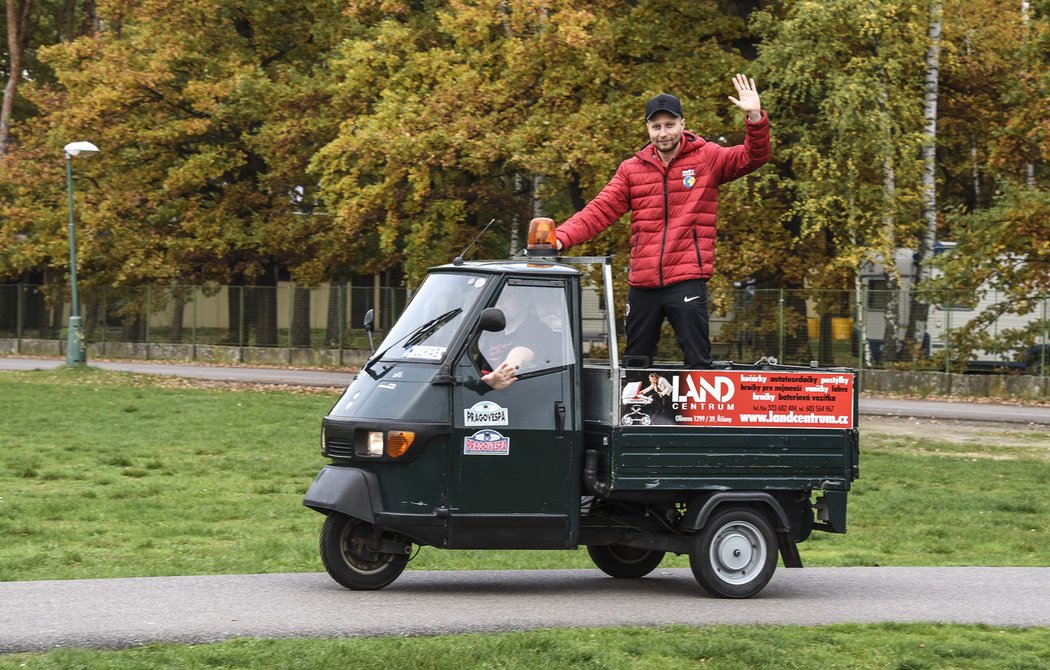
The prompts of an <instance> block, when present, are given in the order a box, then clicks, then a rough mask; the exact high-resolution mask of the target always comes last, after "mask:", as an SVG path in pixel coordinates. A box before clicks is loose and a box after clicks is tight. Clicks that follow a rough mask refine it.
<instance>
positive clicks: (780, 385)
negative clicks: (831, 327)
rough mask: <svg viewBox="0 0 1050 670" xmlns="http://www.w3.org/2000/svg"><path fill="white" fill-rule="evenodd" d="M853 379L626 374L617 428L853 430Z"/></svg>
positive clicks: (802, 374)
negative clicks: (721, 427) (719, 427)
mask: <svg viewBox="0 0 1050 670" xmlns="http://www.w3.org/2000/svg"><path fill="white" fill-rule="evenodd" d="M854 381H855V377H854V375H853V374H851V373H845V372H821V371H798V372H794V371H792V372H770V371H765V370H763V371H757V372H756V371H743V370H683V371H681V372H679V371H669V370H661V371H659V372H644V371H640V370H632V371H628V372H627V377H626V379H625V380H624V383H623V387H622V389H621V394H620V398H621V401H622V403H621V410H622V411H621V413H620V425H623V426H650V425H652V426H700V427H708V428H710V427H714V426H723V427H727V428H824V429H835V430H841V429H844V428H852V427H853V425H854V416H853V394H854Z"/></svg>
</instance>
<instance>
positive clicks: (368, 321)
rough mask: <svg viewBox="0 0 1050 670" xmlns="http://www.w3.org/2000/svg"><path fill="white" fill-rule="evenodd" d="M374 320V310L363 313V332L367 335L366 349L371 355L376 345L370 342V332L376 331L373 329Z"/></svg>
mask: <svg viewBox="0 0 1050 670" xmlns="http://www.w3.org/2000/svg"><path fill="white" fill-rule="evenodd" d="M375 320H376V314H375V310H371V309H370V310H368V311H367V312H365V323H364V326H365V332H366V333H368V348H369V349H370V350H371V351H372V353H373V354H374V353H375V352H376V344H375V342H373V341H372V331H373V330H375V329H376V327H375Z"/></svg>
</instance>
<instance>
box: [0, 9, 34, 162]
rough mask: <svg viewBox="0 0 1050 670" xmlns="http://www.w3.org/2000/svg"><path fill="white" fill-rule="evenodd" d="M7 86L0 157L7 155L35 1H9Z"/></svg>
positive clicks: (0, 112) (1, 109)
mask: <svg viewBox="0 0 1050 670" xmlns="http://www.w3.org/2000/svg"><path fill="white" fill-rule="evenodd" d="M6 8H7V58H8V72H7V84H6V85H5V86H4V99H3V102H2V103H0V156H3V155H5V154H7V146H8V141H9V137H10V134H11V115H12V114H13V113H14V109H15V97H16V96H17V95H18V83H19V82H20V81H21V80H22V56H23V55H24V54H25V50H26V44H27V43H28V40H29V13H30V12H31V11H32V9H33V0H23V2H22V3H19V1H18V0H7V3H6Z"/></svg>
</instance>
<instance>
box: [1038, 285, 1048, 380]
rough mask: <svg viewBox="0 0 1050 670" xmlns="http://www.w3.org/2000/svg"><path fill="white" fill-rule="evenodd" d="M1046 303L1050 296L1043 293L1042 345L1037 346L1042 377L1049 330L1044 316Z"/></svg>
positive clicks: (1044, 374) (1045, 314) (1044, 373)
mask: <svg viewBox="0 0 1050 670" xmlns="http://www.w3.org/2000/svg"><path fill="white" fill-rule="evenodd" d="M1047 303H1050V296H1047V295H1044V296H1043V346H1041V347H1039V374H1041V375H1043V376H1044V377H1045V376H1047V375H1046V341H1047V331H1048V330H1050V324H1047V322H1046V316H1047V312H1046V305H1047Z"/></svg>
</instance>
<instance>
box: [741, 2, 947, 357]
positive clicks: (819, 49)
mask: <svg viewBox="0 0 1050 670" xmlns="http://www.w3.org/2000/svg"><path fill="white" fill-rule="evenodd" d="M926 25H927V23H926V22H925V21H921V20H920V14H919V12H918V10H917V8H915V7H913V6H911V5H903V4H902V3H899V2H894V1H891V0H872V1H871V2H866V3H863V4H860V5H858V3H855V2H852V1H847V0H830V1H828V2H823V3H811V2H787V3H784V5H783V6H782V7H781V12H780V13H774V12H773V11H763V12H759V13H758V14H757V15H756V27H757V30H758V32H759V34H760V35H761V36H762V38H763V41H762V43H761V44H760V48H759V64H760V65H762V67H763V70H764V71H767V72H770V73H771V74H770V81H771V83H772V88H771V90H770V91H769V92H768V93H767V96H768V98H769V104H770V105H771V106H772V107H773V108H774V109H775V110H776V111H777V114H778V117H779V118H783V119H784V122H783V126H784V127H783V128H782V129H781V130H779V131H778V134H779V136H780V138H781V143H782V149H781V150H780V152H779V153H781V154H782V158H781V160H783V161H784V164H783V167H782V169H781V174H783V175H784V176H785V178H784V183H785V188H786V190H787V192H788V193H790V194H791V195H792V196H793V197H792V200H793V202H792V203H791V205H790V206H789V208H788V210H787V211H788V212H789V216H792V217H797V218H798V220H799V228H800V237H802V238H803V239H804V240H808V241H809V243H810V244H814V245H819V246H822V247H823V248H824V250H825V254H826V259H827V260H826V263H825V264H824V265H823V266H822V267H819V270H820V271H819V272H813V273H811V274H810V275H809V276H808V282H809V285H810V286H811V287H813V288H821V287H824V286H828V287H835V288H838V287H840V286H841V285H842V284H843V279H844V277H845V276H849V275H851V274H853V273H854V272H855V271H856V270H857V269H858V268H859V267H860V265H861V264H862V263H863V262H865V261H866V260H869V259H870V258H871V257H872V256H873V255H874V254H877V255H878V256H879V257H881V259H883V262H884V264H885V265H886V267H887V275H888V277H889V282H888V283H889V286H888V287H887V288H888V295H889V296H890V298H891V304H890V305H888V306H887V310H886V314H887V319H886V321H887V329H886V333H885V334H884V338H883V340H884V343H883V352H884V356H883V357H884V358H886V359H889V360H894V359H895V358H896V355H897V352H896V345H897V341H898V336H897V324H896V320H895V319H896V316H897V314H898V312H897V306H896V303H895V299H896V295H897V291H896V290H895V289H896V280H897V271H896V268H895V267H894V265H893V261H892V259H893V258H894V251H895V249H896V247H897V246H899V245H901V244H908V243H909V242H910V240H911V239H913V238H914V236H915V233H916V232H917V231H916V230H915V228H914V226H913V224H912V218H911V217H910V216H907V215H905V216H902V214H906V213H909V212H911V211H914V210H915V208H916V206H917V203H918V196H919V181H918V169H917V168H918V165H917V163H916V161H915V160H914V159H913V156H915V155H916V154H917V153H918V147H919V144H920V142H921V134H920V129H921V123H920V112H921V104H919V101H921V99H922V98H921V88H920V82H921V70H919V69H918V67H917V64H918V63H921V61H922V59H921V56H919V54H920V53H921V51H920V50H921V49H922V45H923V40H922V39H921V36H922V35H923V34H924V33H925V28H926ZM774 73H775V74H774ZM811 267H812V266H811ZM832 282H833V283H832ZM829 284H830V286H829Z"/></svg>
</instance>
